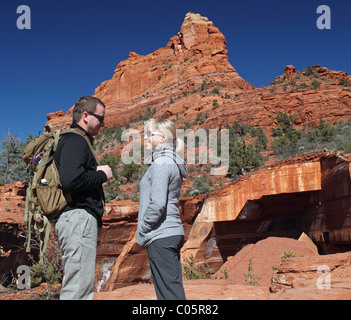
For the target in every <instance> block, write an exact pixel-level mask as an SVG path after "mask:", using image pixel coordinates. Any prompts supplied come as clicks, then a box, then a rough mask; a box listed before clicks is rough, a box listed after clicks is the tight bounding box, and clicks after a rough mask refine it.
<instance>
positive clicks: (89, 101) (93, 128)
mask: <svg viewBox="0 0 351 320" xmlns="http://www.w3.org/2000/svg"><path fill="white" fill-rule="evenodd" d="M104 116H105V105H104V103H103V102H102V101H101V100H100V99H98V98H95V97H90V96H84V97H82V98H80V99H79V100H78V101H77V102H76V104H75V106H74V108H73V122H75V123H77V124H79V125H80V126H81V127H82V128H83V129H84V130H86V131H87V132H88V133H89V134H90V135H92V136H96V135H97V134H98V133H99V130H100V129H101V128H102V127H103V126H104Z"/></svg>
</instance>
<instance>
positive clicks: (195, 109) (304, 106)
mask: <svg viewBox="0 0 351 320" xmlns="http://www.w3.org/2000/svg"><path fill="white" fill-rule="evenodd" d="M227 53H228V51H227V46H226V39H225V36H224V35H223V34H222V33H221V32H220V30H219V29H218V28H216V27H215V26H214V24H213V23H212V22H211V21H208V19H207V18H205V17H201V16H200V15H198V14H192V13H188V14H187V15H186V17H185V20H184V22H183V25H182V26H181V29H180V32H179V33H178V34H177V35H175V36H173V37H172V38H171V39H170V40H169V42H168V43H167V45H166V46H165V47H163V48H160V49H158V50H156V51H155V52H153V53H150V54H148V55H146V56H142V55H138V54H137V53H134V52H131V53H130V54H129V58H128V59H127V60H125V61H122V62H120V63H119V64H118V65H117V67H116V69H115V72H114V75H113V77H112V79H110V80H107V81H104V82H103V83H101V85H100V86H99V87H98V88H96V89H95V93H94V95H95V96H96V97H98V98H100V99H102V101H104V103H105V104H106V106H107V110H106V126H107V127H111V126H113V125H118V126H124V125H126V124H128V123H130V121H131V119H133V118H137V117H139V116H140V115H145V113H146V110H147V108H149V109H150V110H155V111H156V114H155V117H166V118H169V119H172V120H176V119H177V120H178V122H177V124H178V125H181V124H184V123H185V122H187V123H192V122H194V120H195V119H199V118H198V116H199V115H200V114H201V115H202V117H201V118H202V119H201V121H196V126H203V127H205V128H206V127H207V128H218V127H219V126H220V125H222V126H223V125H225V124H227V123H229V124H231V123H234V122H235V121H238V122H239V123H241V124H251V125H254V126H261V127H263V128H264V129H265V131H266V132H267V133H268V132H270V128H271V127H274V126H275V112H277V111H282V112H286V113H289V114H291V113H292V114H295V115H297V116H298V117H299V121H300V122H299V123H298V124H300V125H302V124H313V123H318V122H319V120H320V119H321V118H322V119H324V120H326V121H329V122H331V121H333V120H339V119H344V120H348V119H349V118H351V91H350V84H351V77H350V76H349V75H347V73H346V72H342V71H334V70H328V69H327V68H326V67H321V66H319V65H315V66H313V67H310V68H307V69H306V70H304V71H301V72H298V71H297V70H296V69H295V67H293V66H287V67H286V68H285V69H284V72H283V74H282V75H281V76H278V77H277V78H276V79H275V80H274V81H273V82H272V84H271V85H270V86H268V87H262V88H255V87H253V86H251V85H250V84H249V83H248V82H246V81H245V80H244V79H242V78H241V77H240V76H239V74H238V73H237V72H236V71H235V69H234V67H233V66H232V65H231V64H230V63H229V62H228V56H227ZM272 77H273V75H272ZM47 118H48V120H49V122H50V123H51V124H53V125H54V127H55V128H59V127H67V126H69V124H70V123H71V118H72V108H71V109H70V110H68V112H67V113H66V114H65V113H64V112H63V111H58V112H52V113H50V114H48V115H47ZM194 126H195V125H194Z"/></svg>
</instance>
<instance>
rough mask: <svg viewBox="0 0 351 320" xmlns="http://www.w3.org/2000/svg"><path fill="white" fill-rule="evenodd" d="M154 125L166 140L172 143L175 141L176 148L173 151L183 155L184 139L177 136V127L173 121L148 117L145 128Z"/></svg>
mask: <svg viewBox="0 0 351 320" xmlns="http://www.w3.org/2000/svg"><path fill="white" fill-rule="evenodd" d="M152 127H154V129H155V130H157V131H159V132H160V133H162V134H164V135H165V136H166V137H167V142H168V143H172V144H173V142H174V141H175V142H176V150H175V152H176V153H177V154H178V155H179V156H181V157H182V158H183V157H184V141H183V140H182V139H180V138H177V129H176V126H175V124H174V123H173V121H171V120H169V119H150V120H149V121H148V122H147V123H146V126H145V128H147V130H148V129H149V128H152Z"/></svg>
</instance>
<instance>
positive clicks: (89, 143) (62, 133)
mask: <svg viewBox="0 0 351 320" xmlns="http://www.w3.org/2000/svg"><path fill="white" fill-rule="evenodd" d="M67 133H75V134H78V135H80V136H82V137H83V138H84V139H85V141H86V142H87V144H88V146H89V148H90V150H91V152H92V153H93V155H94V157H95V159H96V162H97V164H98V165H100V163H99V160H98V158H97V156H96V153H95V150H94V148H93V145H92V144H91V141H90V140H89V138H88V137H87V135H86V134H85V133H84V132H83V131H82V130H80V129H79V128H69V129H65V130H62V131H61V132H60V133H59V136H62V135H64V134H67ZM56 147H57V146H56ZM55 150H56V149H55Z"/></svg>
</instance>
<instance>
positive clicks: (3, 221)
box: [0, 182, 30, 282]
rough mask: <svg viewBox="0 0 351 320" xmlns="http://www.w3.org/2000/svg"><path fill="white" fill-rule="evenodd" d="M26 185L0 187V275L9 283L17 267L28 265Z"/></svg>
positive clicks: (23, 183)
mask: <svg viewBox="0 0 351 320" xmlns="http://www.w3.org/2000/svg"><path fill="white" fill-rule="evenodd" d="M26 188H27V183H25V182H15V183H11V184H8V185H5V186H0V275H1V276H3V279H2V280H6V279H5V278H8V281H11V279H12V275H13V273H15V272H16V269H17V267H18V266H20V265H22V264H28V265H30V264H29V262H28V261H29V260H28V256H27V253H26V252H25V250H24V241H25V239H24V237H23V232H24V221H23V213H24V204H25V195H26ZM5 282H6V281H5Z"/></svg>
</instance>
